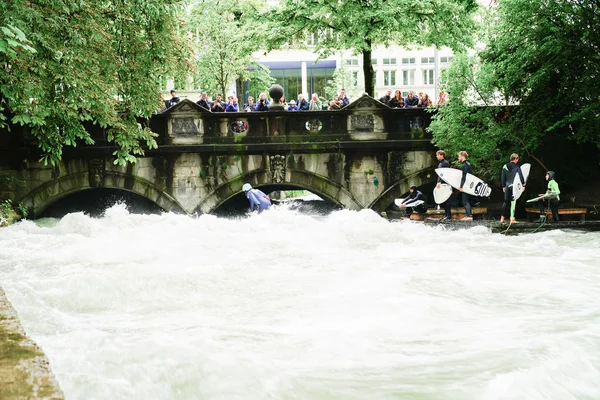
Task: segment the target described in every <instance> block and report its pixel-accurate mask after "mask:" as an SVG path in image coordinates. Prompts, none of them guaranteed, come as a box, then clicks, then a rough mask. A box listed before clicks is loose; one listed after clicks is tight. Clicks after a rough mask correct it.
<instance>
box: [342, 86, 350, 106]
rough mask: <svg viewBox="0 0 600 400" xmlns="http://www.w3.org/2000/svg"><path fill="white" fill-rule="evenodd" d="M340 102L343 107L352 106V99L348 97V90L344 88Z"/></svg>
mask: <svg viewBox="0 0 600 400" xmlns="http://www.w3.org/2000/svg"><path fill="white" fill-rule="evenodd" d="M340 101H341V102H342V107H346V106H347V105H348V104H350V99H349V98H348V96H346V89H344V88H342V89H341V90H340Z"/></svg>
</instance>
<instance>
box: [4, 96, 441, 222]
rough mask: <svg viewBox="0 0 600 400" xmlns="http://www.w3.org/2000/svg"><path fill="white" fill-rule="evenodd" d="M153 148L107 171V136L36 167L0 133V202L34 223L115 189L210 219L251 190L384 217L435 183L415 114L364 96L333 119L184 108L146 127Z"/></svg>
mask: <svg viewBox="0 0 600 400" xmlns="http://www.w3.org/2000/svg"><path fill="white" fill-rule="evenodd" d="M147 123H148V124H149V126H150V128H151V129H152V130H153V131H154V132H156V133H157V134H158V138H157V141H158V143H159V147H158V149H156V150H148V151H146V154H145V156H143V157H139V158H138V161H137V162H136V163H133V164H129V165H127V166H117V165H114V163H113V161H114V159H113V157H112V155H111V153H112V152H113V151H114V146H111V145H110V144H109V143H107V142H106V132H105V131H103V130H100V129H99V128H97V127H96V128H95V127H90V133H92V136H93V138H94V140H95V141H96V143H95V144H94V145H91V146H86V145H84V144H81V145H78V147H76V148H65V149H64V153H63V161H61V162H59V163H57V164H56V165H55V166H45V165H43V164H42V163H40V162H38V160H39V156H40V154H39V150H38V149H37V146H36V143H35V141H34V139H33V138H31V137H29V136H28V134H27V130H26V128H22V129H21V131H17V132H13V133H7V132H0V173H2V174H3V175H4V176H8V177H12V178H15V179H13V180H8V182H7V180H6V179H4V180H0V199H5V198H10V199H13V202H14V203H22V204H23V205H25V206H26V207H28V209H29V211H30V213H31V214H32V215H33V216H34V217H35V216H39V215H40V214H41V213H43V211H44V210H45V209H46V208H47V207H49V206H50V205H52V204H53V203H55V202H57V201H59V200H61V199H62V198H64V197H65V196H68V195H70V194H73V193H76V192H79V191H83V190H87V189H91V188H110V189H120V190H125V191H129V192H133V193H136V194H138V195H140V196H143V197H145V198H147V199H149V200H151V201H153V202H154V203H156V204H157V205H158V206H160V207H161V208H163V209H164V210H166V211H175V212H184V213H188V214H191V213H196V212H197V213H211V212H213V211H215V210H216V209H218V208H219V207H220V206H222V205H223V204H224V203H226V202H227V201H229V200H230V199H232V198H233V197H234V196H236V195H238V196H239V195H240V193H241V188H242V185H243V184H244V183H245V182H249V183H251V184H252V185H253V186H254V187H258V188H261V187H264V191H267V192H268V191H271V190H283V189H292V188H298V189H306V190H309V191H311V192H313V193H315V194H317V195H319V196H320V197H322V198H325V199H328V200H331V201H332V202H334V203H336V204H339V205H340V206H342V207H345V208H349V209H352V210H359V209H363V208H371V209H373V210H375V211H378V212H379V211H384V210H386V209H387V208H388V207H390V205H392V204H393V200H394V198H396V197H400V196H402V195H404V194H406V193H407V192H408V188H409V186H410V185H412V184H415V185H418V186H421V185H424V184H432V183H433V182H434V181H435V180H436V177H435V173H434V171H433V169H434V168H435V165H436V161H435V157H434V147H433V145H432V144H431V142H430V139H429V137H428V135H427V133H426V130H425V128H426V126H427V125H428V124H429V115H428V113H427V112H426V111H424V110H421V109H390V108H389V107H387V106H386V105H384V104H381V103H380V102H378V101H376V100H374V99H372V98H371V97H369V96H367V95H365V96H363V97H361V98H359V99H357V100H356V101H354V102H353V103H351V104H350V105H349V106H347V107H345V108H343V109H342V110H339V111H322V112H321V111H316V112H314V111H311V112H308V111H307V112H285V111H270V112H260V113H259V112H257V113H243V112H239V113H218V114H217V113H211V112H209V111H206V110H204V109H203V108H201V107H199V106H198V105H196V104H195V103H193V102H191V101H188V100H184V101H182V102H180V103H179V104H177V105H176V106H174V107H172V108H171V109H169V110H167V111H166V112H163V113H161V114H158V115H156V116H154V117H153V118H152V119H151V120H150V121H147Z"/></svg>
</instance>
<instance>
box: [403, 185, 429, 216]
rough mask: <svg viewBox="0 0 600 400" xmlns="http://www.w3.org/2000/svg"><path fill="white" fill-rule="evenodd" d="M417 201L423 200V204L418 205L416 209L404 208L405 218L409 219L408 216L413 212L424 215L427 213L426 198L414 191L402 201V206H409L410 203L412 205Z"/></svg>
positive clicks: (419, 192)
mask: <svg viewBox="0 0 600 400" xmlns="http://www.w3.org/2000/svg"><path fill="white" fill-rule="evenodd" d="M418 200H423V204H420V205H418V206H416V207H406V216H407V217H410V215H411V214H412V213H413V211H416V212H418V213H419V214H425V213H426V212H427V205H426V203H427V198H426V197H425V195H424V194H423V193H422V192H421V191H419V190H414V191H413V192H412V193H411V194H409V195H408V197H407V198H405V199H404V200H403V201H402V204H409V205H410V203H413V202H415V201H418Z"/></svg>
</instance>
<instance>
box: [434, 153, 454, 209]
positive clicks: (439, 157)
mask: <svg viewBox="0 0 600 400" xmlns="http://www.w3.org/2000/svg"><path fill="white" fill-rule="evenodd" d="M435 157H436V158H437V160H438V161H439V162H440V163H439V164H438V168H450V163H449V162H448V160H446V153H445V152H444V150H438V151H437V152H436V153H435ZM443 184H444V181H443V180H442V178H441V177H439V176H438V180H437V185H435V187H436V188H438V189H439V188H440V186H441V185H443ZM440 206H442V207H444V217H443V218H442V219H443V220H446V219H452V206H451V205H450V199H448V200H446V201H445V202H443V203H442V204H440Z"/></svg>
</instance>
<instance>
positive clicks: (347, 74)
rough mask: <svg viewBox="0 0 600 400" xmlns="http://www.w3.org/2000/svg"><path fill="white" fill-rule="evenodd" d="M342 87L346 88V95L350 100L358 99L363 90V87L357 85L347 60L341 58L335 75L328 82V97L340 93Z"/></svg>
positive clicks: (326, 90)
mask: <svg viewBox="0 0 600 400" xmlns="http://www.w3.org/2000/svg"><path fill="white" fill-rule="evenodd" d="M342 88H344V89H346V95H347V96H348V97H349V98H350V100H356V98H357V97H359V95H360V92H361V89H360V88H359V87H358V86H357V85H356V82H355V80H354V77H353V76H352V72H351V71H350V70H349V69H348V67H347V66H346V62H345V60H341V63H340V65H338V66H337V67H336V68H335V71H333V76H332V77H331V79H330V80H329V81H328V82H327V87H326V88H325V95H326V96H327V98H328V99H333V96H335V95H336V94H339V92H340V89H342Z"/></svg>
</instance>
